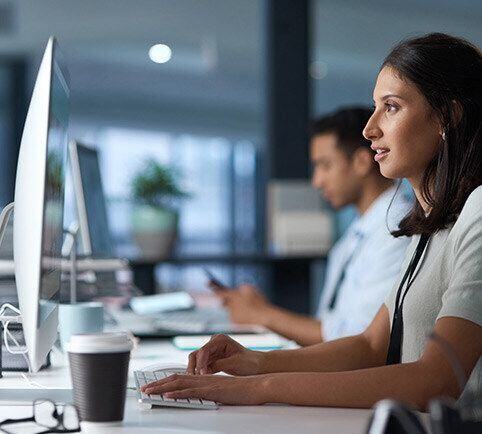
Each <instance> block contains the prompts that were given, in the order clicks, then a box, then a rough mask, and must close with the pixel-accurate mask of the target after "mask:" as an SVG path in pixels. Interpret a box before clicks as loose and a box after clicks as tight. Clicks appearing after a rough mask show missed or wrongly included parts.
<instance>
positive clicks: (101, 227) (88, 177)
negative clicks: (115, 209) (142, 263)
mask: <svg viewBox="0 0 482 434" xmlns="http://www.w3.org/2000/svg"><path fill="white" fill-rule="evenodd" d="M77 155H78V158H79V169H80V178H81V183H82V190H83V196H84V203H85V211H86V214H87V224H88V227H89V239H90V248H91V252H90V253H91V254H92V256H93V257H97V258H99V257H104V258H112V256H113V253H114V252H113V247H112V240H111V235H110V231H109V222H108V219H107V209H106V204H105V196H104V190H103V188H102V179H101V175H100V167H99V156H98V152H97V151H96V150H95V149H91V148H88V147H86V146H82V145H77Z"/></svg>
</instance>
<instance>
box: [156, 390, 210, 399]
mask: <svg viewBox="0 0 482 434" xmlns="http://www.w3.org/2000/svg"><path fill="white" fill-rule="evenodd" d="M211 396H212V389H211V388H209V387H193V388H189V389H183V390H175V391H174V392H167V393H166V398H173V399H187V398H197V399H209V400H211V398H210V397H211Z"/></svg>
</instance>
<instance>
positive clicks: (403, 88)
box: [363, 66, 442, 187]
mask: <svg viewBox="0 0 482 434" xmlns="http://www.w3.org/2000/svg"><path fill="white" fill-rule="evenodd" d="M373 100H374V102H375V110H374V112H373V114H372V116H371V117H370V119H369V120H368V123H367V125H366V126H365V129H364V130H363V135H364V136H365V138H366V139H368V140H370V141H371V142H372V149H373V150H375V151H376V152H377V154H376V155H375V160H376V161H377V162H378V163H379V164H380V172H381V173H382V175H383V176H385V177H387V178H392V179H395V178H407V179H408V180H409V181H410V182H411V183H412V185H413V186H414V187H417V186H418V185H419V182H420V179H421V176H422V174H423V172H424V171H425V169H426V167H427V166H428V164H429V162H430V161H431V160H432V159H433V157H434V156H435V155H436V154H437V152H438V150H439V147H440V143H441V134H442V128H441V126H440V123H439V121H438V119H437V117H436V116H435V114H434V112H433V110H432V108H431V107H430V106H429V104H428V102H427V100H426V99H425V97H424V96H423V95H422V94H421V93H420V92H419V90H418V89H417V88H416V87H415V85H414V84H412V83H410V82H408V81H405V80H402V79H401V78H400V77H398V76H397V74H396V72H395V71H394V70H393V69H392V68H390V67H388V66H387V67H384V68H383V69H382V70H381V71H380V74H378V78H377V82H376V85H375V90H374V91H373Z"/></svg>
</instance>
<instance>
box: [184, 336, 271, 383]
mask: <svg viewBox="0 0 482 434" xmlns="http://www.w3.org/2000/svg"><path fill="white" fill-rule="evenodd" d="M263 359H264V353H262V352H260V351H251V350H248V349H247V348H244V347H243V346H242V345H241V344H239V343H238V342H236V341H235V340H234V339H231V338H230V337H229V336H226V335H214V336H213V337H212V338H211V340H210V341H209V342H208V343H207V344H206V345H204V346H203V347H201V348H200V349H199V350H197V351H194V352H192V353H191V354H189V364H188V367H187V373H188V374H201V375H206V374H214V373H216V372H221V371H223V372H226V374H231V375H256V374H261V373H262V362H263Z"/></svg>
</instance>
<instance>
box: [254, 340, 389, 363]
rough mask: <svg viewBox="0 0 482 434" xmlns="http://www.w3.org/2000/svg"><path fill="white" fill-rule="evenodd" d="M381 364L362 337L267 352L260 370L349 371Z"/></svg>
mask: <svg viewBox="0 0 482 434" xmlns="http://www.w3.org/2000/svg"><path fill="white" fill-rule="evenodd" d="M382 363H383V361H382V360H381V359H380V357H379V355H378V354H376V352H375V351H374V350H373V348H372V347H371V346H370V344H369V341H368V340H367V339H366V338H365V336H364V335H362V334H361V335H356V336H350V337H347V338H342V339H336V340H334V341H330V342H326V343H322V344H318V345H312V346H310V347H305V348H300V349H296V350H280V351H270V352H268V353H265V354H264V355H263V362H262V365H261V371H262V372H263V373H274V372H331V371H350V370H356V369H363V368H369V367H373V366H379V365H380V364H382Z"/></svg>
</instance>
